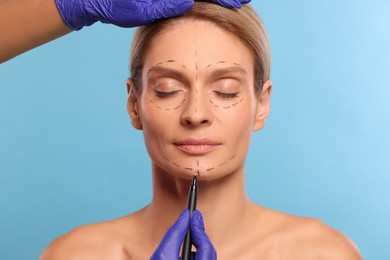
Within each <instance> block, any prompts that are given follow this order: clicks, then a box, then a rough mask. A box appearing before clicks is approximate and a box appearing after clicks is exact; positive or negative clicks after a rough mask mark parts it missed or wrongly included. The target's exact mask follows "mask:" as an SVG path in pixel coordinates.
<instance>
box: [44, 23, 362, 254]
mask: <svg viewBox="0 0 390 260" xmlns="http://www.w3.org/2000/svg"><path fill="white" fill-rule="evenodd" d="M169 60H175V62H166V61H169ZM220 61H224V62H225V63H218V62H220ZM209 64H214V66H209ZM235 64H239V65H235ZM182 65H184V66H182ZM155 66H160V67H161V66H162V67H163V68H165V69H166V68H168V69H169V73H168V72H167V70H165V71H163V70H156V71H154V72H152V73H149V71H150V70H151V69H152V70H154V69H153V68H156V67H155ZM232 66H233V67H234V66H238V67H240V68H241V69H242V70H243V71H245V72H242V71H241V72H237V71H236V72H234V73H233V72H229V73H227V74H224V75H222V74H221V73H219V75H222V76H221V77H215V75H216V73H215V72H216V71H219V72H220V71H221V69H226V68H230V67H232ZM253 67H254V62H253V58H252V54H251V52H250V51H249V49H247V48H246V47H245V46H244V45H243V44H242V43H241V42H240V41H239V39H238V38H236V37H235V36H234V35H232V34H230V33H228V32H226V31H224V30H222V29H220V28H219V27H217V26H215V25H214V24H212V23H209V22H205V21H193V20H184V21H181V22H179V23H178V24H177V25H176V26H175V27H172V28H170V29H168V30H166V31H164V32H163V33H161V34H160V35H159V36H157V37H156V38H155V39H154V40H153V42H152V44H151V48H150V50H149V52H148V54H147V55H146V57H145V65H144V68H143V77H142V84H143V90H142V92H141V93H134V91H133V90H132V89H133V83H132V81H131V80H129V81H128V91H129V98H128V106H127V108H128V112H129V114H130V117H131V122H132V125H133V126H134V127H135V128H137V129H140V130H142V131H143V132H144V136H145V144H146V146H147V148H148V152H149V154H150V157H151V160H152V165H153V167H152V177H153V198H152V201H151V203H150V204H149V205H148V206H146V207H145V208H143V209H141V210H139V211H138V212H135V213H133V214H130V215H128V216H125V217H122V218H119V219H116V220H112V221H108V222H104V223H98V224H92V225H87V226H82V227H79V228H76V229H75V230H73V231H71V232H70V233H68V234H66V235H64V236H62V237H60V238H58V239H57V240H55V241H54V242H53V243H52V244H50V245H49V247H48V248H47V249H46V250H45V251H44V253H43V254H42V256H41V260H47V259H59V260H60V259H94V260H96V259H148V258H149V257H150V256H151V255H152V254H153V252H154V250H155V248H156V247H157V245H158V244H159V242H160V240H161V238H162V237H163V236H164V234H165V232H166V231H167V229H168V228H169V226H170V225H171V224H172V223H173V222H174V221H175V219H176V218H177V216H178V215H179V214H180V212H181V211H182V210H183V209H184V208H185V207H186V200H187V192H188V186H189V180H190V179H191V177H192V175H193V171H190V170H186V169H185V168H186V167H187V168H188V167H190V168H192V169H193V170H194V169H196V170H199V171H200V183H199V198H198V209H199V210H200V211H201V212H202V214H203V217H204V220H205V225H206V232H207V234H208V235H209V237H210V239H211V241H212V243H213V245H214V247H215V249H216V251H217V253H218V258H219V259H259V257H261V258H262V259H345V260H348V259H351V260H352V259H361V256H360V253H359V251H358V250H357V248H356V247H355V245H354V244H353V243H352V242H351V241H350V240H349V239H348V238H347V237H345V236H344V235H343V234H341V233H340V232H338V231H336V230H334V229H332V228H330V227H328V226H326V225H325V224H324V223H322V222H320V221H318V220H315V219H312V218H303V217H297V216H292V215H289V214H285V213H281V212H277V211H274V210H271V209H267V208H265V207H262V206H260V205H256V204H254V203H253V202H251V201H250V200H249V199H248V197H247V195H246V191H245V184H244V162H245V157H246V154H247V151H248V147H249V144H250V138H251V134H252V132H253V131H257V130H260V129H261V128H263V126H264V124H265V120H266V118H267V116H268V114H269V112H270V94H271V88H272V84H271V82H270V81H266V82H265V83H264V85H263V88H262V90H261V92H260V93H258V92H257V91H255V88H254V85H255V82H254V78H255V76H254V70H253ZM172 70H173V71H174V72H175V73H172ZM217 74H218V73H217ZM213 75H214V77H213ZM161 79H162V82H163V83H161V85H162V86H165V87H167V88H170V87H172V86H174V87H175V88H176V87H177V86H180V87H183V86H184V87H183V89H185V90H186V91H187V94H186V99H185V101H184V102H183V103H182V105H181V106H180V107H179V108H177V109H174V110H164V109H162V107H158V105H156V103H153V102H150V100H151V97H153V96H152V94H153V91H154V90H155V86H156V85H158V86H160V85H159V84H160V83H159V84H156V81H159V80H161ZM219 84H221V85H222V86H223V87H222V89H223V90H225V91H226V90H229V91H231V88H233V89H234V88H235V87H237V86H238V87H237V88H238V90H239V95H240V97H242V98H243V100H242V101H241V102H240V103H238V104H237V105H235V106H232V107H230V108H226V109H224V108H221V107H216V106H214V105H213V104H212V103H211V102H210V100H209V99H210V96H209V94H210V92H209V90H210V89H213V87H214V86H216V85H218V86H221V85H219ZM151 86H152V90H153V91H149V90H148V88H149V89H150V87H151ZM235 90H237V89H235ZM205 137H207V138H209V139H212V140H215V141H216V142H217V143H218V146H217V148H216V149H214V150H212V151H211V152H208V153H205V154H189V153H187V152H183V150H182V149H180V147H178V146H177V145H176V142H177V140H182V139H186V138H187V139H188V138H205ZM233 155H234V156H233ZM167 159H168V160H167ZM173 161H175V162H180V165H179V166H177V165H174V164H173V163H172V162H173ZM210 168H213V169H212V170H209V171H207V169H210ZM225 194H229V198H228V203H227V199H226V196H225Z"/></svg>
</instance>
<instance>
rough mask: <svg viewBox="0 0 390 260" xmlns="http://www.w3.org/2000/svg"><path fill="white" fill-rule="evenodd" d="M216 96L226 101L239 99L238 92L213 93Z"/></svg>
mask: <svg viewBox="0 0 390 260" xmlns="http://www.w3.org/2000/svg"><path fill="white" fill-rule="evenodd" d="M213 92H214V93H215V95H217V96H218V97H221V98H224V99H233V98H237V97H238V92H233V93H226V92H220V91H213Z"/></svg>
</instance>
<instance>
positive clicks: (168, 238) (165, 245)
mask: <svg viewBox="0 0 390 260" xmlns="http://www.w3.org/2000/svg"><path fill="white" fill-rule="evenodd" d="M188 226H190V229H191V234H192V242H193V243H194V245H195V247H196V250H197V253H196V254H193V255H192V256H191V258H192V259H196V260H216V259H217V252H216V251H215V249H214V246H213V244H212V243H211V241H210V239H209V237H208V236H207V234H206V232H205V229H204V223H203V218H202V214H201V213H200V212H199V211H198V210H195V211H194V212H193V213H192V217H191V219H190V212H189V210H188V209H187V210H184V211H183V212H182V213H181V214H180V216H179V218H178V219H177V220H176V222H175V223H174V224H173V225H172V226H171V227H170V228H169V229H168V231H167V233H166V234H165V236H164V238H163V239H162V240H161V242H160V244H159V246H158V247H157V249H156V251H155V252H154V253H153V255H152V257H151V258H150V260H178V259H179V257H180V256H179V255H180V247H181V244H182V243H183V240H184V236H185V234H186V232H187V229H188Z"/></svg>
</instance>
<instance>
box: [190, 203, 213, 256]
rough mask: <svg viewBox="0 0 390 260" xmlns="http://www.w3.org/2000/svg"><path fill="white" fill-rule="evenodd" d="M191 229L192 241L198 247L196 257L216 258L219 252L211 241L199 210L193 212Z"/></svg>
mask: <svg viewBox="0 0 390 260" xmlns="http://www.w3.org/2000/svg"><path fill="white" fill-rule="evenodd" d="M190 229H191V235H192V242H193V243H194V245H195V247H196V256H197V257H196V259H197V260H216V259H217V252H216V251H215V248H214V246H213V244H212V243H211V241H210V238H209V237H208V236H207V234H206V232H205V229H204V223H203V217H202V214H201V213H200V211H198V210H195V211H194V212H193V213H192V217H191V222H190Z"/></svg>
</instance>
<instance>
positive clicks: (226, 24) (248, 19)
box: [130, 2, 271, 93]
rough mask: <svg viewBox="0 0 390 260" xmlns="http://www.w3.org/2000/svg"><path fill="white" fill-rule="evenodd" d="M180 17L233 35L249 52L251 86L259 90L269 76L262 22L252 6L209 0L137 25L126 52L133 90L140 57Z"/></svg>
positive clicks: (139, 72)
mask: <svg viewBox="0 0 390 260" xmlns="http://www.w3.org/2000/svg"><path fill="white" fill-rule="evenodd" d="M180 19H194V20H205V21H209V22H212V23H214V24H216V25H217V26H219V27H220V28H222V29H225V30H226V31H228V32H231V33H233V34H234V35H236V36H237V37H238V38H239V39H240V40H241V41H242V43H243V44H244V45H245V46H247V47H248V48H249V50H250V51H251V52H252V53H253V56H254V62H255V68H254V73H255V77H256V78H255V83H256V86H255V87H256V89H257V90H261V87H262V85H263V83H264V82H265V81H267V80H268V79H269V78H270V74H271V54H270V46H269V41H268V36H267V32H266V30H265V27H264V24H263V22H262V21H261V18H260V17H259V16H258V15H257V13H256V11H255V10H254V9H253V7H251V6H250V5H249V4H246V5H244V6H243V7H242V8H241V9H228V8H225V7H221V6H219V5H216V4H212V3H205V2H195V5H194V7H193V8H192V9H191V10H190V11H188V12H186V13H185V14H183V15H181V16H178V17H174V18H170V19H166V20H162V21H158V22H155V23H152V24H149V25H145V26H141V27H139V28H138V29H137V31H136V32H135V35H134V39H133V43H132V47H131V55H130V73H131V78H132V79H133V82H134V84H135V91H136V93H139V92H140V91H141V78H142V68H143V64H144V57H145V56H146V53H147V51H148V50H149V46H150V44H151V42H152V40H153V39H154V38H155V37H156V36H157V35H159V34H160V33H161V32H163V31H164V30H165V29H167V28H168V27H169V26H172V25H174V24H175V21H177V20H180Z"/></svg>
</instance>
